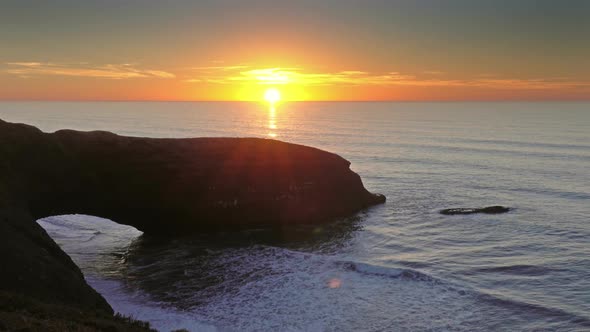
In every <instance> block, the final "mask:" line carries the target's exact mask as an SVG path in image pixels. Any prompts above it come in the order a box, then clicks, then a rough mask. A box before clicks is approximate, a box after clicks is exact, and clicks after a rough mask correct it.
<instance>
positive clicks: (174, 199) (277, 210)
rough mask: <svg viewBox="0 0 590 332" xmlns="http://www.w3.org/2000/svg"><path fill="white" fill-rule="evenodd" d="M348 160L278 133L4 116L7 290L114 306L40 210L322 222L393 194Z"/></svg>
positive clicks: (2, 279)
mask: <svg viewBox="0 0 590 332" xmlns="http://www.w3.org/2000/svg"><path fill="white" fill-rule="evenodd" d="M349 166H350V163H349V162H348V161H347V160H345V159H343V158H341V157H340V156H338V155H336V154H332V153H328V152H325V151H322V150H319V149H315V148H311V147H306V146H302V145H296V144H289V143H285V142H280V141H276V140H269V139H259V138H190V139H156V138H138V137H124V136H119V135H116V134H113V133H109V132H102V131H94V132H78V131H73V130H60V131H57V132H55V133H43V132H41V131H40V130H39V129H37V128H35V127H32V126H28V125H24V124H12V123H7V122H4V121H2V120H0V230H1V233H0V237H1V239H0V249H1V250H2V253H3V254H2V255H3V257H2V260H3V265H4V269H3V271H4V272H3V273H2V274H0V291H7V292H16V293H19V294H24V295H26V296H32V297H35V298H39V299H41V300H47V301H53V302H55V301H57V302H59V303H64V304H67V305H76V306H80V307H81V308H101V309H103V310H106V311H110V310H111V309H110V307H109V306H108V304H107V303H106V301H104V299H103V298H102V297H101V296H100V295H99V294H97V293H96V292H95V291H94V290H93V289H92V288H91V287H89V286H88V285H87V284H86V283H85V281H84V279H83V276H82V274H81V272H80V270H79V269H78V268H77V267H76V266H75V264H74V263H73V262H72V261H71V260H70V259H69V257H68V256H67V255H66V254H65V253H64V252H63V251H62V250H61V249H60V248H59V247H58V246H57V245H56V244H55V242H53V240H52V239H51V238H50V237H49V236H48V235H47V234H46V233H45V231H44V230H43V229H42V228H41V227H40V226H39V225H38V224H37V223H36V222H35V220H36V219H39V218H43V217H47V216H52V215H61V214H73V213H79V214H89V215H95V216H100V217H104V218H109V219H112V220H115V221H116V222H118V223H121V224H126V225H131V226H133V227H135V228H137V229H139V230H141V231H143V232H146V233H150V234H156V235H169V236H173V235H175V234H179V233H180V234H185V233H187V232H203V231H215V230H223V231H228V230H236V229H242V228H251V227H283V226H285V225H293V224H300V223H320V222H324V221H329V220H333V219H334V218H337V217H343V216H347V215H350V214H353V213H355V212H357V211H359V210H361V209H363V208H366V207H368V206H371V205H374V204H378V203H383V202H384V201H385V197H384V196H383V195H379V194H372V193H370V192H368V191H367V190H366V189H365V188H364V186H363V184H362V181H361V179H360V177H359V176H358V175H357V174H356V173H354V172H353V171H352V170H350V167H349Z"/></svg>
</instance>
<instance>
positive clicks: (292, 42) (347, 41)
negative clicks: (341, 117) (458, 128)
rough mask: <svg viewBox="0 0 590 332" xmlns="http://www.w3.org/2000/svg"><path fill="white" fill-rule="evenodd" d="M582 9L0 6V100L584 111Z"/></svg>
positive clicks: (354, 4)
mask: <svg viewBox="0 0 590 332" xmlns="http://www.w3.org/2000/svg"><path fill="white" fill-rule="evenodd" d="M589 18H590V1H584V0H580V1H577V0H570V1H543V0H537V1H525V0H522V1H515V0H510V1H504V0H495V1H473V0H465V1H442V0H432V1H419V0H408V1H394V0H391V1H388V0H363V1H361V0H359V1H353V0H299V1H278V0H274V1H273V0H260V1H246V0H244V1H242V0H232V1H229V0H215V1H214V0H210V1H180V0H171V1H150V0H136V1H123V0H119V1H114V0H103V1H80V0H76V1H28V0H17V1H12V0H8V1H6V0H5V1H2V4H1V7H0V99H3V100H260V99H261V98H262V96H263V95H264V91H266V90H267V89H269V88H271V87H274V88H276V89H278V90H279V91H280V92H281V94H282V98H283V99H284V100H547V99H553V100H582V99H586V100H587V99H590V19H589Z"/></svg>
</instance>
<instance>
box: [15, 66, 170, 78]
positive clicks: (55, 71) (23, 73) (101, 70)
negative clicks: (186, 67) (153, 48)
mask: <svg viewBox="0 0 590 332" xmlns="http://www.w3.org/2000/svg"><path fill="white" fill-rule="evenodd" d="M6 65H7V66H8V67H9V68H8V69H7V70H6V71H5V72H6V73H8V74H11V75H17V76H19V77H32V76H42V75H53V76H73V77H92V78H105V79H130V78H174V77H176V76H175V75H174V74H172V73H169V72H166V71H162V70H153V69H140V68H137V67H136V66H134V65H132V64H127V63H125V64H106V65H100V66H93V65H89V64H85V63H79V64H73V65H71V64H56V63H49V62H7V63H6Z"/></svg>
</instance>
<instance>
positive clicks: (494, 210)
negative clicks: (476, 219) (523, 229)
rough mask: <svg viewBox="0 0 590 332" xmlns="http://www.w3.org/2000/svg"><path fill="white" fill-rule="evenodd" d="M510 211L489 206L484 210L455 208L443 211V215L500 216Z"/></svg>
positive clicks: (501, 207)
mask: <svg viewBox="0 0 590 332" xmlns="http://www.w3.org/2000/svg"><path fill="white" fill-rule="evenodd" d="M508 211H510V208H508V207H505V206H500V205H494V206H488V207H484V208H453V209H444V210H441V211H440V213H441V214H445V215H455V214H474V213H486V214H499V213H506V212H508Z"/></svg>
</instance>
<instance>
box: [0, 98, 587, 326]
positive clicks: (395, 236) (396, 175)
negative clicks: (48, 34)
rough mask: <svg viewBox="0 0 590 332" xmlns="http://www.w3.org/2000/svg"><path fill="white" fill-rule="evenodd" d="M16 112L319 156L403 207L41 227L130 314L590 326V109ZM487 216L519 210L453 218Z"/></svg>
mask: <svg viewBox="0 0 590 332" xmlns="http://www.w3.org/2000/svg"><path fill="white" fill-rule="evenodd" d="M0 118H2V119H4V120H7V121H11V122H25V123H29V124H32V125H35V126H38V127H39V128H41V129H42V130H44V131H55V130H58V129H62V128H73V129H79V130H98V129H100V130H109V131H113V132H116V133H118V134H122V135H132V136H149V137H200V136H240V137H241V136H256V137H267V138H275V139H280V140H284V141H288V142H294V143H300V144H305V145H311V146H315V147H319V148H321V149H325V150H328V151H331V152H335V153H337V154H340V155H341V156H343V157H345V158H346V159H348V160H350V161H351V162H352V166H351V167H352V168H353V170H355V171H356V172H358V173H359V174H360V175H361V177H362V178H363V181H364V183H365V186H366V187H367V188H368V189H369V190H370V191H373V192H379V193H383V194H385V195H386V196H387V198H388V201H387V203H386V204H385V205H382V206H377V207H374V208H371V209H369V210H366V211H363V212H361V213H359V214H358V215H357V216H354V217H351V218H349V219H346V220H341V221H338V222H336V223H334V224H332V225H327V226H324V227H321V228H319V227H318V228H299V229H290V230H285V231H284V232H282V233H280V234H276V233H275V234H269V233H267V232H265V231H263V230H254V231H250V232H244V233H240V234H217V235H201V236H194V237H189V238H183V239H176V240H168V241H165V240H158V239H153V238H149V237H146V236H142V235H141V233H140V232H138V231H137V230H135V229H132V228H129V227H127V226H122V225H117V224H114V223H112V222H110V221H108V220H104V219H99V218H96V217H89V216H59V217H51V218H46V219H43V220H41V221H40V223H41V225H42V226H43V227H45V228H46V229H47V231H48V232H49V233H50V234H51V235H52V236H53V238H54V239H56V241H57V242H58V243H59V244H60V245H62V247H63V248H64V250H65V251H66V252H68V253H69V254H70V255H71V256H72V257H73V258H74V260H75V261H76V262H77V263H78V264H79V265H80V266H81V268H82V270H83V271H84V273H85V275H86V277H87V279H88V280H89V282H90V283H91V284H92V285H93V286H94V287H95V288H96V289H97V290H99V291H100V292H101V293H102V294H103V295H104V296H105V297H106V298H107V300H108V301H109V302H110V303H111V304H112V305H113V307H114V308H115V309H116V310H118V311H121V312H123V313H126V314H132V315H134V316H136V317H137V318H140V319H146V320H150V321H151V322H152V323H153V324H154V325H155V326H156V327H158V328H160V329H162V330H170V329H173V328H181V327H185V328H187V329H189V330H199V331H200V330H205V331H207V330H209V331H217V330H219V331H260V330H268V331H278V330H281V331H347V330H368V331H476V330H481V331H515V330H522V331H538V330H547V331H555V330H560V331H587V330H590V217H589V216H590V104H589V103H289V104H281V105H278V107H277V108H276V109H269V108H268V107H266V106H265V105H262V104H255V103H0ZM487 205H506V206H510V207H512V208H514V209H513V210H512V211H511V212H509V213H507V214H501V215H464V216H443V215H440V214H439V213H438V210H440V209H443V208H451V207H480V206H487Z"/></svg>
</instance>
